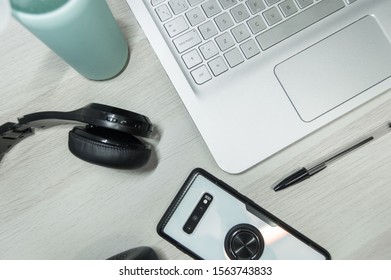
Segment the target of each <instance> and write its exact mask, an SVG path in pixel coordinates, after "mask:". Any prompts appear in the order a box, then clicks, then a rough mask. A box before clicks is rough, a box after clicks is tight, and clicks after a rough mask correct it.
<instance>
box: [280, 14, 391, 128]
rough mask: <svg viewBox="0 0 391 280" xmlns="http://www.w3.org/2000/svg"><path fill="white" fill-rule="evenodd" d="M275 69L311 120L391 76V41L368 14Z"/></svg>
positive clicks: (306, 118)
mask: <svg viewBox="0 0 391 280" xmlns="http://www.w3.org/2000/svg"><path fill="white" fill-rule="evenodd" d="M275 74H276V76H277V78H278V80H279V81H280V83H281V85H282V86H283V88H284V90H285V92H286V94H287V95H288V97H289V99H290V100H291V102H292V104H293V106H294V107H295V109H296V111H297V112H298V114H299V115H300V117H301V119H302V120H303V121H306V122H309V121H312V120H314V119H315V118H317V117H319V116H321V115H323V114H325V113H327V112H328V111H330V110H332V109H333V108H335V107H337V106H339V105H341V104H342V103H344V102H346V101H348V100H349V99H351V98H354V97H355V96H357V95H359V94H360V93H362V92H363V91H365V90H367V89H369V88H371V87H373V86H374V85H376V84H378V83H380V82H381V81H383V80H385V79H387V78H389V77H391V44H390V42H389V41H388V39H387V37H386V36H385V34H384V33H383V31H382V29H381V28H380V26H379V24H378V23H377V21H376V19H375V18H374V17H372V16H366V17H364V18H362V19H360V20H358V21H356V22H355V23H353V24H351V25H349V26H347V27H346V28H344V29H342V30H340V31H338V32H336V33H334V34H333V35H331V36H329V37H327V38H326V39H324V40H322V41H320V42H318V43H316V44H315V45H313V46H311V47H309V48H308V49H305V50H304V51H302V52H300V53H298V54H296V55H295V56H293V57H291V58H289V59H288V60H286V61H284V62H282V63H280V64H279V65H277V66H276V67H275Z"/></svg>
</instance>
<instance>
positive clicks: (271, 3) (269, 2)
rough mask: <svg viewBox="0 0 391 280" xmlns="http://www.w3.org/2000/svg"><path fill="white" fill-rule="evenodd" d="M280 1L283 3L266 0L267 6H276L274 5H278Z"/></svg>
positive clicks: (277, 0) (276, 0)
mask: <svg viewBox="0 0 391 280" xmlns="http://www.w3.org/2000/svg"><path fill="white" fill-rule="evenodd" d="M279 1H281V0H265V2H266V4H267V5H268V6H271V5H274V4H276V3H277V2H279Z"/></svg>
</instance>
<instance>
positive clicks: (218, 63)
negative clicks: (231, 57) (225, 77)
mask: <svg viewBox="0 0 391 280" xmlns="http://www.w3.org/2000/svg"><path fill="white" fill-rule="evenodd" d="M208 65H209V68H210V70H212V73H213V75H215V76H218V75H220V74H222V73H224V72H225V71H227V70H228V67H227V64H225V61H224V59H223V58H222V57H221V56H219V57H217V58H215V59H213V60H211V61H209V62H208Z"/></svg>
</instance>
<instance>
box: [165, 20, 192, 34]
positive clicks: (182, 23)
mask: <svg viewBox="0 0 391 280" xmlns="http://www.w3.org/2000/svg"><path fill="white" fill-rule="evenodd" d="M164 28H166V30H167V33H168V35H169V36H170V37H175V36H176V35H178V34H180V33H182V32H184V31H185V30H187V29H189V25H188V24H187V22H186V20H185V18H184V17H183V16H179V17H177V18H175V19H173V20H172V21H169V22H167V23H166V24H165V25H164Z"/></svg>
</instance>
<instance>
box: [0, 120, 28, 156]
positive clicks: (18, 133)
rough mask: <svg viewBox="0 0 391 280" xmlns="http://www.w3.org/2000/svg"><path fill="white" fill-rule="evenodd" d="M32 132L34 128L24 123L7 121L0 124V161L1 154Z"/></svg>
mask: <svg viewBox="0 0 391 280" xmlns="http://www.w3.org/2000/svg"><path fill="white" fill-rule="evenodd" d="M32 134H34V130H33V129H32V128H31V127H29V126H26V125H19V124H16V123H12V122H8V123H5V124H3V125H1V126H0V161H1V160H2V158H3V156H4V155H5V154H6V153H7V152H8V151H9V150H11V148H12V147H13V146H15V145H16V144H18V143H19V142H20V141H22V140H23V139H25V138H26V137H28V136H30V135H32Z"/></svg>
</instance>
